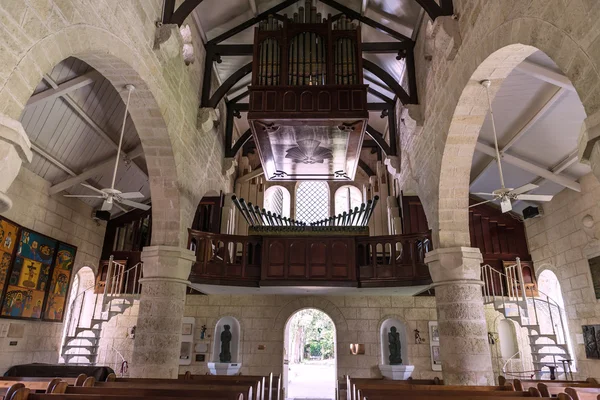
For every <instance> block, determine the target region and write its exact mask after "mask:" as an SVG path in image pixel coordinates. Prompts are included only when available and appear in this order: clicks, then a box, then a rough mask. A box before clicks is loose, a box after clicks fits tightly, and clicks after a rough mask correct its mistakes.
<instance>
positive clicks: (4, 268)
mask: <svg viewBox="0 0 600 400" xmlns="http://www.w3.org/2000/svg"><path fill="white" fill-rule="evenodd" d="M11 260H12V255H11V254H10V253H7V252H5V251H2V250H0V297H1V296H2V294H3V291H4V283H5V282H6V275H7V274H8V269H9V268H10V261H11Z"/></svg>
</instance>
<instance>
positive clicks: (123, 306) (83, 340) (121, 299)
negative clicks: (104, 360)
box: [60, 256, 142, 365]
mask: <svg viewBox="0 0 600 400" xmlns="http://www.w3.org/2000/svg"><path fill="white" fill-rule="evenodd" d="M141 277H142V263H141V262H140V263H138V264H136V265H134V266H133V267H131V268H128V269H127V268H126V266H125V265H123V264H119V263H117V262H116V261H114V260H113V259H112V256H111V258H110V260H109V265H108V270H107V276H106V280H105V282H104V288H102V287H100V289H103V290H102V292H101V293H96V292H97V291H98V290H92V289H94V288H95V285H92V286H90V287H87V288H85V290H82V291H81V292H80V293H79V294H78V295H77V296H76V297H75V298H74V299H73V300H72V301H71V304H70V307H69V314H68V315H67V324H66V328H65V333H64V341H63V344H62V348H61V353H60V355H61V359H62V361H63V362H64V363H65V364H69V365H95V364H96V360H97V358H98V350H99V345H100V339H101V334H102V326H103V324H105V323H107V322H108V321H110V320H111V319H112V318H113V317H115V316H117V315H120V314H123V313H124V312H125V310H127V309H128V308H130V307H131V306H132V305H133V304H134V302H135V300H137V299H139V297H140V293H141V284H140V283H139V279H140V278H141ZM115 351H116V350H115ZM117 353H118V352H117ZM122 361H125V360H124V359H123V360H122Z"/></svg>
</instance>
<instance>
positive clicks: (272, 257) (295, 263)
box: [188, 229, 431, 287]
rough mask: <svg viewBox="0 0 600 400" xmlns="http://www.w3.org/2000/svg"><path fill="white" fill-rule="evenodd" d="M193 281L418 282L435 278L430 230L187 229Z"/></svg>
mask: <svg viewBox="0 0 600 400" xmlns="http://www.w3.org/2000/svg"><path fill="white" fill-rule="evenodd" d="M189 233H190V235H189V239H188V248H190V249H191V250H193V251H195V252H196V262H195V263H194V265H193V267H192V272H191V274H190V281H191V282H192V283H204V284H221V285H240V286H255V287H259V286H268V285H278V286H279V285H307V286H311V285H314V286H324V285H325V286H355V287H385V286H415V285H427V284H429V283H431V277H430V276H429V269H428V267H427V264H425V261H424V259H425V253H427V252H428V251H429V250H431V239H430V233H422V234H410V235H394V236H371V237H368V236H356V237H351V236H350V237H349V236H344V237H333V236H332V237H327V238H323V237H311V236H285V237H277V236H275V237H273V236H265V237H262V236H236V235H221V234H214V233H208V232H200V231H195V230H191V229H190V231H189Z"/></svg>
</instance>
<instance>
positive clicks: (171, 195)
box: [0, 25, 187, 246]
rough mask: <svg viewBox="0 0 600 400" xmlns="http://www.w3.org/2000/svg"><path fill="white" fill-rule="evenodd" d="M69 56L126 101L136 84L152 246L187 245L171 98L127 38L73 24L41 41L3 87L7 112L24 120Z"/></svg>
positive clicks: (134, 108) (0, 93)
mask: <svg viewBox="0 0 600 400" xmlns="http://www.w3.org/2000/svg"><path fill="white" fill-rule="evenodd" d="M48 49H52V50H48ZM68 57H76V58H78V59H81V60H82V61H84V62H86V63H87V64H89V65H90V66H91V67H92V68H94V69H96V70H97V71H98V72H100V73H101V74H102V75H104V77H105V78H106V79H108V80H109V81H110V82H111V84H112V85H113V86H114V87H115V88H116V89H117V91H119V93H120V94H121V96H122V98H123V99H124V100H125V98H126V96H127V93H126V91H124V90H122V88H123V87H124V85H125V84H127V83H131V84H133V85H135V87H136V90H135V92H134V93H133V94H132V96H131V102H130V106H129V112H130V115H131V119H132V121H133V123H134V124H135V127H136V130H137V132H138V135H139V137H140V141H141V144H142V148H143V149H144V155H145V157H146V161H147V166H148V175H149V181H150V192H151V198H152V204H153V205H155V207H153V212H152V218H153V224H152V226H153V229H152V244H153V245H156V244H161V245H172V246H178V245H179V244H180V243H182V244H183V243H185V242H186V240H187V232H186V229H185V227H182V224H181V221H182V217H183V216H182V210H181V208H182V207H181V204H180V193H179V188H178V170H177V168H178V166H177V162H176V159H175V154H174V152H173V147H172V142H171V138H170V135H169V132H168V128H167V124H166V121H165V119H164V118H163V115H164V113H163V110H165V108H166V107H167V99H166V98H164V96H163V97H161V96H160V95H161V90H160V89H159V86H160V85H162V84H165V85H166V83H163V82H157V81H156V79H157V78H156V73H153V71H152V70H151V66H148V65H146V63H144V62H143V60H142V57H141V56H140V55H139V54H138V53H136V51H135V50H134V49H133V48H132V47H131V46H129V45H128V44H126V43H125V42H124V41H123V40H121V39H120V38H118V37H117V36H116V35H114V34H113V33H111V32H110V31H108V30H106V29H101V28H97V27H92V26H88V25H72V26H69V27H66V28H64V29H62V30H60V31H58V32H56V33H53V34H51V35H48V36H46V37H44V38H43V39H41V40H39V41H38V42H36V43H35V44H33V45H32V46H31V47H30V48H29V49H28V50H27V51H26V52H25V54H24V55H23V56H22V57H21V59H20V60H19V61H18V62H17V63H16V64H15V65H12V67H13V69H12V72H11V73H10V75H9V77H8V78H7V80H6V82H5V83H4V84H3V85H1V86H0V98H8V99H11V100H9V102H10V104H9V105H8V106H6V107H5V108H4V113H5V114H6V115H7V116H8V117H11V118H13V119H15V120H18V119H19V116H20V115H21V113H22V111H23V109H24V107H25V104H26V103H27V100H28V99H29V97H30V96H31V94H32V93H33V91H34V89H35V86H37V84H38V83H39V82H40V81H41V79H42V77H43V75H44V74H46V73H49V72H50V71H51V70H52V68H53V67H54V66H55V65H56V64H58V63H59V62H61V61H62V60H64V59H66V58H68ZM11 82H17V83H18V84H19V85H20V86H18V88H15V85H16V83H12V84H10V83H11ZM156 206H157V207H156ZM159 210H160V211H159Z"/></svg>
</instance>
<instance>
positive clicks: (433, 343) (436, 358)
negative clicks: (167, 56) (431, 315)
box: [428, 321, 442, 371]
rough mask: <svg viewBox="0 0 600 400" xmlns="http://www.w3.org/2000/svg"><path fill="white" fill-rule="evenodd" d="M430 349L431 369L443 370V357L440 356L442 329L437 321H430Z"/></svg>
mask: <svg viewBox="0 0 600 400" xmlns="http://www.w3.org/2000/svg"><path fill="white" fill-rule="evenodd" d="M428 326H429V351H430V353H431V370H432V371H441V370H442V358H441V357H440V331H439V329H438V323H437V321H429V323H428Z"/></svg>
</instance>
